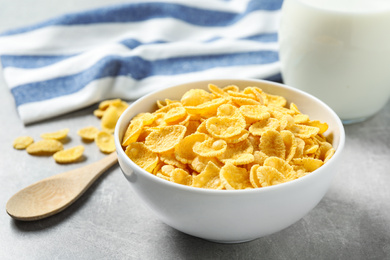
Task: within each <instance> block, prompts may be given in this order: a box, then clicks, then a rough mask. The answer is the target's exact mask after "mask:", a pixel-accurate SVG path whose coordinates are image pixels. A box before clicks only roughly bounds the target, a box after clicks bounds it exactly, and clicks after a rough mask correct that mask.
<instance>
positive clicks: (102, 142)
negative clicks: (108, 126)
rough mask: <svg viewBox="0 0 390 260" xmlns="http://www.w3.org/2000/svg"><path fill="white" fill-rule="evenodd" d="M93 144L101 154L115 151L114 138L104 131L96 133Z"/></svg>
mask: <svg viewBox="0 0 390 260" xmlns="http://www.w3.org/2000/svg"><path fill="white" fill-rule="evenodd" d="M95 143H96V145H97V147H98V148H99V150H100V151H101V152H103V153H112V152H113V151H115V142H114V136H113V135H112V134H110V133H107V132H105V131H100V132H99V133H97V135H96V138H95Z"/></svg>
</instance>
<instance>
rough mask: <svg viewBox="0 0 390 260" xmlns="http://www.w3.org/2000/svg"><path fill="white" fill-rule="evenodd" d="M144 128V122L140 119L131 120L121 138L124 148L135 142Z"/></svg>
mask: <svg viewBox="0 0 390 260" xmlns="http://www.w3.org/2000/svg"><path fill="white" fill-rule="evenodd" d="M143 126H144V121H143V120H140V119H136V120H132V121H131V122H130V125H129V126H128V127H127V129H126V132H125V135H124V136H123V142H122V145H123V146H126V145H129V144H131V143H134V142H136V141H137V139H138V137H139V136H140V134H141V132H142V129H143Z"/></svg>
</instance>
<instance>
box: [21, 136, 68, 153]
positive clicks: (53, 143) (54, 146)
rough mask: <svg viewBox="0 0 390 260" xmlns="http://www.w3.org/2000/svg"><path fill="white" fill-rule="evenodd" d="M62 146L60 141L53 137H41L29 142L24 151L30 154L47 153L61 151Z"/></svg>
mask: <svg viewBox="0 0 390 260" xmlns="http://www.w3.org/2000/svg"><path fill="white" fill-rule="evenodd" d="M63 149H64V146H63V145H62V143H61V142H60V141H57V140H54V139H43V140H40V141H37V142H35V143H32V144H30V145H29V146H28V147H27V148H26V151H27V152H28V153H29V154H32V155H49V154H53V153H55V152H58V151H61V150H63Z"/></svg>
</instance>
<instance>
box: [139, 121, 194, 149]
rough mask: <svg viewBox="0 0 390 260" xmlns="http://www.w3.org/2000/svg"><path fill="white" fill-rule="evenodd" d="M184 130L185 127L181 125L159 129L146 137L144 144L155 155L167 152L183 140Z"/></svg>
mask: <svg viewBox="0 0 390 260" xmlns="http://www.w3.org/2000/svg"><path fill="white" fill-rule="evenodd" d="M186 130H187V129H186V127H185V126H182V125H174V126H165V127H161V128H160V129H158V130H156V131H153V132H151V133H150V134H149V135H148V136H147V137H146V139H145V144H146V146H147V147H148V148H149V149H150V150H151V151H152V152H155V153H163V152H166V151H169V150H171V149H173V148H174V147H175V146H176V145H177V144H178V143H179V142H180V140H181V139H183V137H184V134H185V132H186Z"/></svg>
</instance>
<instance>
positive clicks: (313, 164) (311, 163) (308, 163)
mask: <svg viewBox="0 0 390 260" xmlns="http://www.w3.org/2000/svg"><path fill="white" fill-rule="evenodd" d="M293 163H294V164H296V165H301V166H303V168H304V169H305V170H306V171H308V172H312V171H315V170H317V169H318V168H319V167H321V166H322V165H323V164H324V162H323V161H321V160H318V159H313V158H295V159H293Z"/></svg>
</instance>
